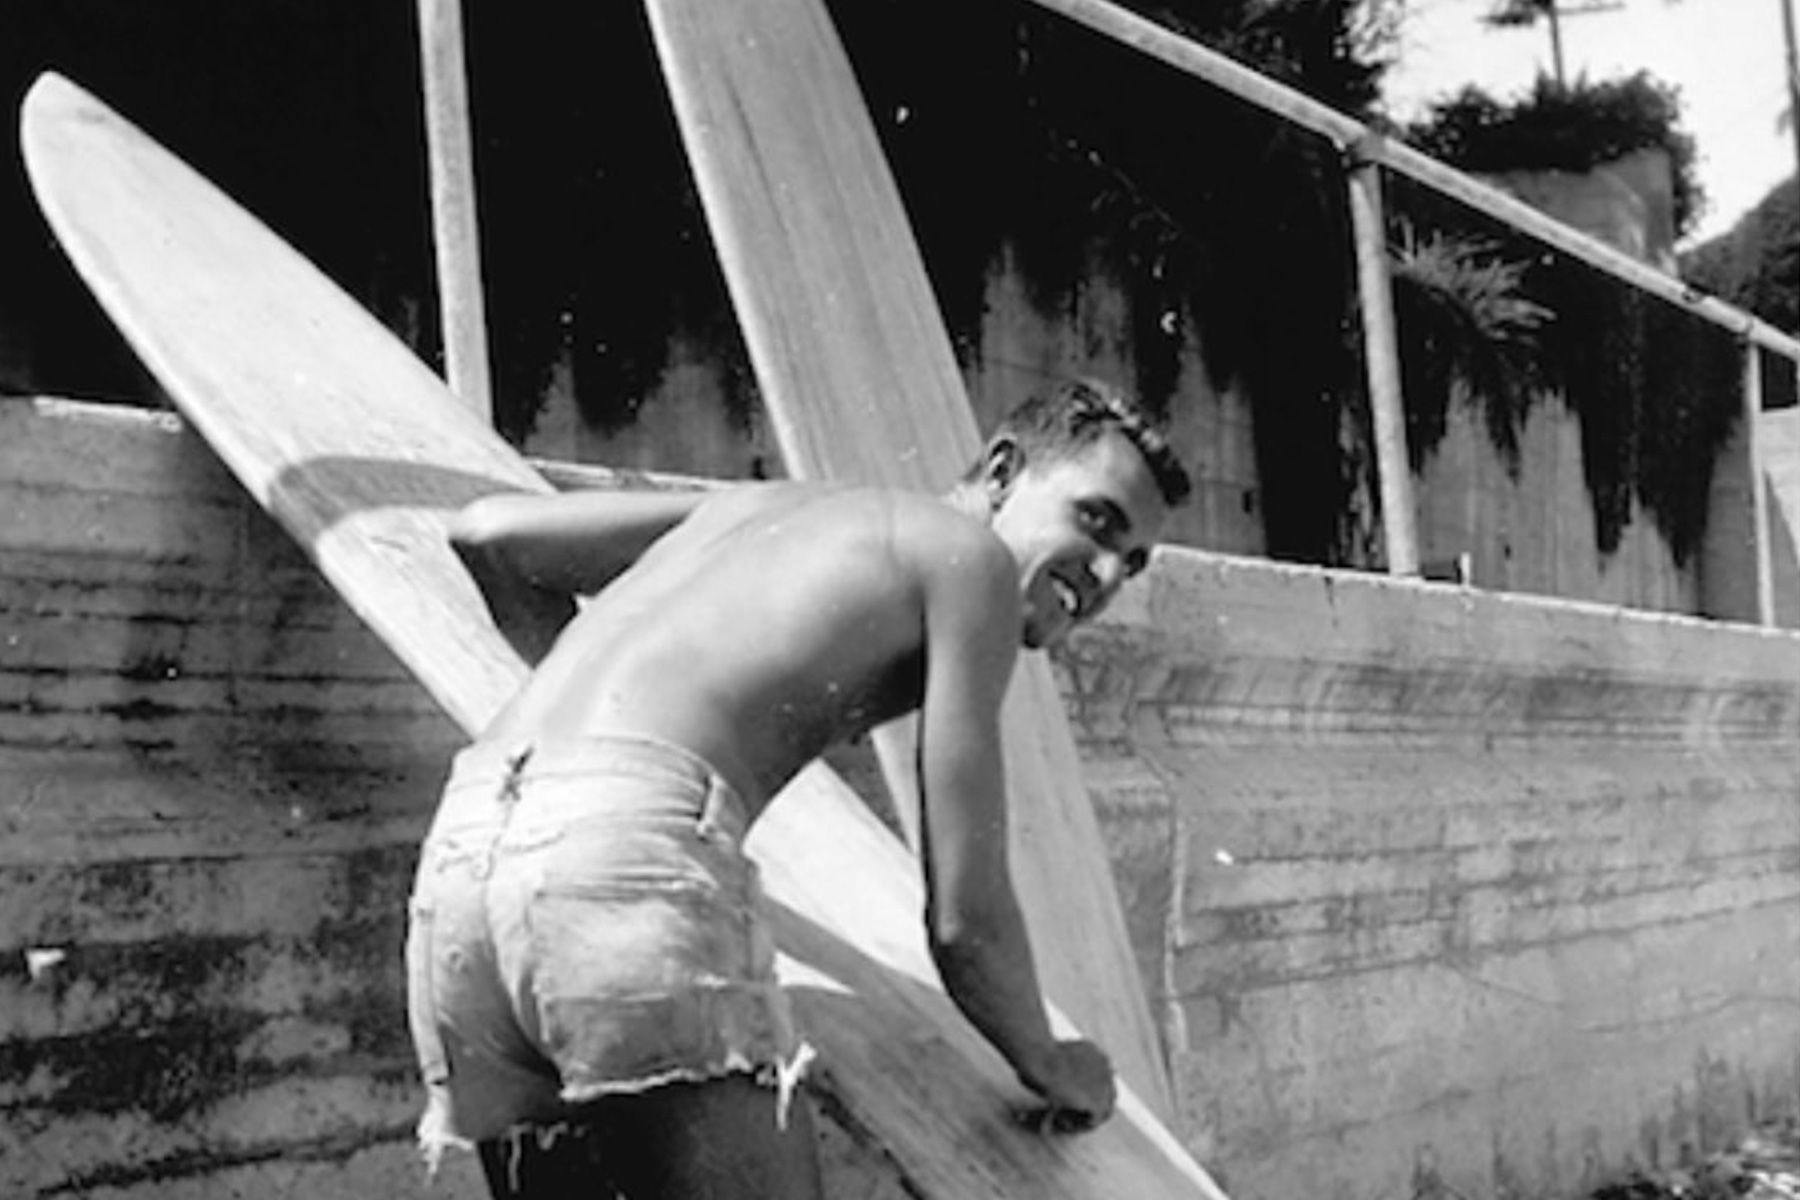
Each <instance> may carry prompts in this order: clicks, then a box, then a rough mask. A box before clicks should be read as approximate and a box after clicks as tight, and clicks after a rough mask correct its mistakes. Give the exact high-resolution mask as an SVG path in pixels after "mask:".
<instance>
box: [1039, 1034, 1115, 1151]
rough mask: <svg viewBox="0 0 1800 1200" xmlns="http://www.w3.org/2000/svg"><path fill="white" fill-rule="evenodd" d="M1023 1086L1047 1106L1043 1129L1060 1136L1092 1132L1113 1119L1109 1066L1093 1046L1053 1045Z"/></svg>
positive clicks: (1076, 1041) (1078, 1042)
mask: <svg viewBox="0 0 1800 1200" xmlns="http://www.w3.org/2000/svg"><path fill="white" fill-rule="evenodd" d="M1021 1078H1022V1079H1023V1082H1024V1084H1025V1085H1026V1086H1027V1087H1029V1088H1030V1089H1031V1090H1032V1091H1034V1092H1036V1093H1038V1094H1039V1095H1040V1096H1042V1097H1043V1098H1044V1099H1045V1100H1047V1101H1048V1102H1049V1108H1048V1111H1047V1112H1046V1113H1044V1114H1043V1120H1044V1124H1045V1126H1047V1127H1048V1128H1050V1129H1052V1130H1055V1131H1056V1132H1059V1133H1067V1132H1071V1131H1074V1130H1079V1129H1091V1128H1092V1127H1093V1126H1095V1125H1098V1124H1099V1123H1100V1122H1102V1121H1104V1120H1106V1118H1107V1117H1109V1116H1111V1115H1112V1110H1113V1101H1114V1100H1115V1098H1116V1095H1117V1093H1116V1091H1115V1088H1114V1086H1113V1070H1112V1063H1111V1062H1109V1061H1107V1057H1106V1052H1105V1051H1103V1050H1101V1049H1100V1047H1098V1046H1096V1045H1094V1043H1092V1042H1086V1041H1081V1040H1079V1039H1071V1040H1068V1041H1060V1042H1057V1043H1056V1047H1055V1049H1054V1050H1053V1051H1052V1052H1051V1054H1050V1056H1049V1057H1048V1058H1047V1059H1046V1060H1045V1061H1044V1063H1043V1064H1042V1065H1040V1066H1039V1067H1038V1068H1037V1070H1036V1072H1035V1073H1034V1074H1033V1075H1032V1076H1031V1077H1030V1078H1023V1077H1021Z"/></svg>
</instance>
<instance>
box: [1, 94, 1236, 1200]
mask: <svg viewBox="0 0 1800 1200" xmlns="http://www.w3.org/2000/svg"><path fill="white" fill-rule="evenodd" d="M21 144H22V146H23V149H24V152H25V159H26V166H27V169H28V172H29V175H30V178H31V182H32V186H33V188H34V189H35V191H36V194H37V197H38V201H39V204H40V205H41V207H42V208H43V210H44V213H45V215H46V217H47V218H48V219H49V221H50V224H51V227H52V228H53V230H54V231H55V233H56V235H57V237H58V239H59V240H60V242H61V243H62V246H63V248H64V250H65V251H66V252H67V253H68V255H69V257H70V259H71V260H72V261H73V262H74V264H75V266H76V268H77V270H78V271H79V272H80V273H81V275H82V277H83V278H84V279H85V280H86V281H87V283H88V285H89V286H90V287H91V288H92V289H93V291H94V293H95V295H96V296H97V297H98V298H99V300H100V302H101V304H102V305H103V307H104V308H105V309H106V311H107V312H108V314H109V315H110V316H111V317H112V319H113V320H114V322H115V323H116V324H117V325H118V326H119V328H120V330H121V331H122V332H123V333H124V334H125V336H126V338H127V340H128V341H129V342H130V343H131V344H132V346H133V348H134V349H135V350H136V351H137V353H138V354H139V356H140V357H141V358H142V359H143V360H144V362H145V364H146V365H147V366H148V367H149V368H150V370H151V371H152V372H153V373H154V374H155V376H156V377H157V379H158V380H159V382H160V383H161V384H162V385H163V387H164V388H165V389H166V390H167V391H168V393H169V394H170V396H171V397H173V399H174V400H175V403H176V405H177V406H178V407H179V408H180V409H181V411H182V413H183V415H184V416H185V417H186V418H187V419H188V420H189V422H190V423H191V424H192V425H193V426H194V428H195V429H197V430H198V431H199V432H200V434H201V435H202V436H203V437H204V438H205V439H206V440H207V441H208V442H209V444H211V446H212V447H213V449H214V450H215V451H216V452H217V453H218V455H219V457H220V458H221V459H222V460H223V461H224V462H225V464H226V465H227V466H228V467H229V468H230V469H231V470H232V471H233V472H234V473H235V474H236V475H237V477H238V479H239V480H240V481H242V483H243V484H244V487H245V489H246V491H247V492H248V493H249V494H250V495H251V497H252V498H254V499H255V500H256V501H257V502H258V503H259V504H261V505H262V506H263V507H265V508H266V509H267V510H268V511H269V512H270V513H271V514H272V515H273V516H274V517H275V519H276V520H277V521H279V522H280V523H281V525H282V526H283V527H284V528H286V529H287V531H288V532H289V533H290V534H292V535H293V536H294V538H295V539H296V540H297V541H298V542H299V543H300V545H301V546H302V547H303V548H304V549H305V550H306V552H307V553H308V554H309V556H310V557H311V558H312V559H313V561H314V562H315V563H317V564H318V567H319V569H320V571H321V572H322V573H323V574H324V576H325V577H326V579H328V580H329V581H330V582H331V583H332V584H333V586H334V587H335V588H336V589H337V590H338V592H339V594H341V595H342V596H343V597H344V599H345V601H346V602H347V603H348V604H349V605H350V607H351V608H352V609H353V610H354V611H355V612H357V613H358V614H359V615H360V616H361V617H362V619H363V620H365V621H366V622H367V623H368V624H369V625H370V627H371V628H372V629H373V630H374V631H375V632H376V633H377V634H378V635H379V636H380V637H381V638H382V639H383V640H384V641H385V642H386V643H387V644H388V645H389V646H390V647H391V648H392V649H393V650H394V652H395V653H396V655H397V656H398V657H399V658H400V659H401V661H402V662H404V663H405V664H406V665H407V666H408V668H409V669H411V670H412V671H413V673H414V674H415V675H417V676H418V678H419V681H420V682H421V684H423V685H424V687H425V688H426V689H427V691H429V692H430V694H431V695H432V696H434V697H435V698H436V699H437V701H438V702H439V703H440V704H441V705H442V706H443V707H444V709H445V710H446V711H447V712H448V713H449V714H450V715H451V717H452V718H453V719H454V720H455V721H456V722H457V723H458V724H459V725H460V726H461V727H462V728H463V729H465V730H467V731H469V732H471V733H473V732H474V731H476V730H478V729H480V728H481V727H482V726H483V725H484V724H485V723H486V722H487V720H488V718H489V717H490V716H491V715H492V714H493V713H494V712H496V711H497V710H498V708H499V707H500V705H502V704H503V703H504V702H505V701H506V699H507V698H508V697H509V696H510V695H511V694H512V693H513V691H514V690H515V689H516V688H517V686H518V684H519V683H520V682H521V681H522V680H523V678H524V675H525V667H524V664H523V663H521V662H520V661H519V659H518V658H517V656H516V655H514V654H513V652H512V650H511V649H510V648H509V647H508V646H507V645H506V643H505V641H504V640H503V639H502V638H501V637H500V635H499V634H498V633H497V632H496V631H495V629H494V627H493V625H492V623H491V622H490V621H489V620H488V617H487V615H486V611H485V608H484V606H483V605H482V602H481V599H480V597H479V595H478V594H477V592H476V590H475V587H474V585H473V584H472V583H471V582H470V581H469V580H468V578H467V576H466V575H465V574H464V573H463V571H462V570H461V568H460V567H459V566H458V564H457V563H456V560H455V558H454V556H453V555H452V554H451V553H450V551H449V548H448V546H447V544H446V543H445V540H444V536H443V533H444V523H445V521H446V520H447V519H448V517H449V516H450V515H451V514H452V513H453V512H454V511H455V510H456V509H457V508H459V507H461V506H462V505H463V504H465V503H467V502H468V501H469V500H471V499H473V498H475V497H477V496H481V495H486V494H490V493H493V492H498V491H528V492H544V491H548V490H549V485H548V484H546V483H545V482H544V480H543V479H542V477H541V476H539V475H538V474H537V473H536V472H535V471H533V470H532V469H531V468H530V466H529V465H528V464H526V463H525V462H524V461H523V460H522V459H521V458H520V457H519V456H518V455H517V454H515V453H514V452H513V451H512V449H511V448H510V447H509V446H507V445H506V443H505V442H504V441H503V440H501V439H500V438H499V437H498V436H497V435H496V434H495V433H494V432H493V431H492V430H490V429H489V428H487V427H486V426H485V425H484V424H482V423H481V422H479V421H478V420H477V419H476V418H474V417H473V416H472V415H470V414H469V412H468V411H467V410H466V409H465V408H464V407H463V406H462V405H460V404H459V403H458V402H457V401H456V400H455V399H454V398H453V397H452V396H451V395H450V393H449V392H448V390H447V389H446V388H445V387H444V385H443V383H442V382H441V381H440V380H439V379H438V378H437V377H436V376H435V375H433V374H432V373H431V372H430V371H429V370H428V369H427V368H426V367H425V366H424V364H423V363H421V362H419V361H418V359H417V358H415V357H414V356H413V355H412V353H411V352H410V351H409V350H408V349H407V348H406V347H405V346H404V345H403V344H402V343H401V342H400V341H398V340H397V339H396V338H394V337H393V336H392V335H391V334H390V333H389V332H388V331H387V330H386V329H384V328H383V327H382V326H381V325H380V323H379V322H377V321H376V320H375V319H374V318H373V317H371V316H370V315H369V314H368V313H367V312H365V311H364V310H363V309H362V308H361V307H360V306H359V305H358V304H357V303H356V302H355V301H354V300H353V299H352V298H350V297H349V296H348V295H346V294H345V293H344V292H343V291H341V290H340V289H339V288H338V287H337V286H336V285H334V284H333V283H331V282H330V281H329V280H328V279H326V278H325V276H324V275H322V274H321V273H320V272H319V271H318V270H316V269H315V268H314V267H313V266H312V265H311V264H310V263H308V262H307V261H306V259H304V258H303V257H302V256H301V255H300V254H298V253H297V252H296V251H295V250H293V249H292V248H291V247H289V246H288V245H287V244H286V243H284V242H283V241H282V240H281V239H280V238H278V237H277V236H276V235H275V234H274V233H272V232H271V231H270V230H269V229H268V228H267V227H265V226H264V225H263V224H262V223H261V222H259V221H258V220H256V218H254V217H253V216H251V215H250V214H248V213H247V212H245V211H244V210H243V209H242V208H240V207H238V206H237V205H236V204H235V203H233V202H232V201H231V200H230V198H229V197H227V196H226V195H224V193H222V192H220V191H219V190H218V189H216V188H215V187H213V186H212V185H211V184H210V183H209V182H208V181H206V180H205V179H204V178H202V177H201V176H200V175H199V174H197V173H196V172H194V171H193V170H192V169H191V168H189V167H188V166H187V165H186V164H184V163H182V162H181V161H180V160H179V159H177V158H175V157H174V156H173V155H171V154H169V153H168V152H167V151H166V150H164V149H162V148H161V147H160V146H158V145H157V144H156V143H155V142H154V141H152V140H151V139H150V138H149V137H147V136H146V135H144V134H143V133H142V132H140V131H139V130H138V129H137V128H135V127H134V126H132V125H131V124H130V123H128V122H127V121H126V120H124V119H123V118H122V117H120V116H119V115H118V114H116V113H114V112H113V111H112V110H110V109H109V108H107V107H106V106H105V105H103V104H102V103H100V102H99V101H98V100H96V99H95V98H93V97H92V96H90V95H88V94H87V93H86V92H84V91H82V90H81V89H80V88H78V87H76V86H75V85H74V84H72V83H70V82H68V81H67V80H65V79H63V78H61V77H59V76H55V75H45V76H43V77H41V78H40V79H39V80H38V81H37V83H36V84H35V85H34V86H33V87H32V89H31V91H30V93H29V95H28V96H27V97H26V100H25V104H24V107H23V110H22V114H21ZM751 850H752V853H753V854H754V855H755V856H756V857H757V859H758V862H759V864H760V865H761V868H762V870H763V872H764V877H765V880H766V881H767V884H768V891H769V894H770V897H771V900H772V901H773V902H774V907H775V919H776V935H777V942H778V945H779V946H780V947H781V950H782V954H781V959H780V970H781V972H782V978H783V983H784V986H786V987H787V989H788V990H789V993H790V994H791V995H792V996H793V997H794V1001H795V1006H796V1008H797V1010H798V1013H799V1017H800V1020H801V1022H802V1025H803V1027H804V1029H805V1031H806V1033H807V1036H808V1037H809V1039H810V1040H811V1041H812V1042H813V1043H814V1044H815V1045H816V1046H817V1048H818V1050H819V1061H818V1063H817V1065H816V1067H815V1071H814V1076H813V1078H814V1080H815V1085H816V1090H817V1091H818V1092H819V1093H820V1094H821V1097H822V1101H823V1103H824V1106H825V1108H826V1110H827V1112H828V1113H829V1114H830V1115H832V1116H833V1117H834V1118H835V1119H837V1120H838V1122H839V1123H840V1125H842V1127H844V1128H845V1129H847V1130H849V1131H850V1132H851V1133H852V1134H853V1136H856V1137H857V1138H858V1139H859V1140H860V1141H862V1142H863V1143H864V1144H865V1145H873V1146H877V1147H879V1150H880V1151H881V1154H882V1156H884V1157H885V1158H886V1160H887V1161H888V1162H890V1163H891V1164H892V1165H893V1167H894V1169H895V1171H896V1172H897V1173H898V1174H899V1176H900V1177H901V1179H902V1180H903V1181H904V1186H905V1187H906V1188H908V1189H910V1191H911V1192H912V1193H913V1194H917V1195H919V1196H924V1197H941V1198H942V1200H967V1198H971V1197H973V1198H977V1200H979V1198H982V1197H1021V1198H1022V1197H1048V1198H1052V1200H1055V1198H1063V1197H1067V1198H1076V1197H1082V1198H1090V1200H1099V1198H1101V1197H1107V1198H1114V1197H1119V1196H1132V1197H1138V1196H1143V1197H1162V1196H1171V1197H1172V1196H1190V1197H1191V1196H1200V1197H1209V1198H1211V1197H1218V1196H1219V1195H1220V1193H1219V1192H1218V1191H1217V1189H1216V1188H1214V1187H1213V1185H1212V1184H1211V1181H1210V1180H1209V1179H1208V1178H1207V1177H1206V1175H1205V1173H1204V1172H1202V1171H1201V1170H1200V1169H1199V1168H1198V1167H1197V1166H1195V1165H1194V1164H1193V1163H1192V1162H1191V1160H1189V1159H1188V1158H1187V1156H1186V1155H1185V1153H1184V1152H1183V1151H1182V1149H1181V1147H1180V1146H1179V1144H1177V1143H1176V1142H1175V1141H1174V1139H1173V1138H1172V1137H1170V1135H1169V1134H1168V1133H1167V1132H1166V1131H1165V1130H1164V1129H1163V1128H1162V1127H1161V1125H1159V1124H1158V1122H1157V1121H1156V1120H1155V1118H1154V1117H1152V1116H1151V1115H1150V1114H1149V1113H1148V1112H1147V1111H1145V1109H1144V1108H1143V1106H1142V1105H1141V1104H1140V1103H1138V1102H1137V1101H1136V1100H1135V1098H1134V1097H1129V1096H1128V1097H1126V1100H1125V1102H1124V1104H1123V1105H1122V1108H1121V1111H1120V1113H1119V1115H1118V1116H1117V1117H1115V1118H1114V1119H1113V1120H1112V1121H1110V1122H1108V1123H1107V1124H1105V1125H1104V1126H1102V1127H1101V1128H1100V1129H1098V1130H1096V1131H1094V1132H1092V1133H1088V1134H1082V1135H1079V1136H1074V1137H1067V1136H1057V1137H1046V1136H1044V1135H1042V1134H1039V1133H1035V1132H1032V1131H1030V1130H1028V1129H1025V1128H1023V1127H1021V1126H1020V1125H1018V1123H1017V1122H1015V1121H1014V1120H1012V1119H1011V1116H1010V1115H1009V1114H1010V1113H1011V1112H1012V1110H1013V1108H1014V1106H1016V1105H1019V1104H1021V1103H1022V1102H1024V1101H1025V1100H1026V1096H1025V1094H1024V1093H1023V1091H1022V1090H1021V1089H1020V1088H1019V1087H1018V1085H1017V1084H1016V1083H1015V1082H1013V1080H1012V1078H1011V1074H1010V1071H1009V1070H1008V1069H1007V1067H1006V1066H1005V1064H1004V1063H1003V1062H1002V1061H1001V1060H1000V1058H999V1056H998V1055H997V1054H995V1053H994V1052H993V1051H992V1050H991V1049H990V1048H989V1047H987V1046H986V1044H985V1043H984V1042H983V1041H982V1040H981V1039H980V1037H979V1036H978V1035H977V1034H976V1033H975V1032H974V1031H973V1030H972V1029H971V1028H970V1027H969V1026H968V1025H967V1024H966V1023H965V1022H964V1021H963V1020H962V1019H961V1018H960V1016H959V1015H958V1014H957V1013H956V1011H955V1009H954V1007H953V1006H952V1005H951V1004H950V1002H949V1000H948V999H947V998H946V997H945V996H944V994H943V992H942V990H941V988H940V987H939V985H938V983H937V980H936V975H935V972H934V971H933V970H932V968H931V965H930V960H929V955H928V953H927V952H926V949H925V944H924V938H923V930H922V928H921V922H920V914H921V912H922V911H923V901H922V897H921V895H920V891H919V888H920V885H919V882H918V878H917V869H916V866H915V865H914V864H913V863H912V861H911V859H910V857H909V856H908V854H907V853H906V851H905V849H904V848H903V847H902V846H901V845H900V843H899V841H898V840H897V839H896V838H894V837H893V836H892V835H891V834H890V833H888V831H887V830H886V829H885V828H884V827H882V826H881V825H880V824H879V823H878V822H877V821H876V819H875V818H874V817H873V815H872V814H871V813H870V812H869V810H868V809H867V808H866V806H864V805H863V804H862V803H861V802H860V801H859V800H858V799H857V798H856V797H855V796H854V794H853V793H851V792H850V791H849V790H848V788H847V787H845V785H844V784H843V783H842V782H841V781H840V780H839V779H838V778H837V777H836V776H835V775H833V774H832V773H831V772H830V771H829V770H828V769H826V768H825V767H823V766H815V767H812V768H809V769H808V770H807V771H806V772H805V773H803V774H802V776H801V777H800V778H799V779H797V780H796V781H795V782H794V784H793V785H791V786H790V787H789V788H788V789H786V790H785V791H784V792H783V793H782V794H781V795H780V796H779V797H777V798H776V800H775V801H774V802H773V803H772V804H771V805H770V807H769V809H768V810H767V811H766V812H765V814H764V816H763V818H762V819H761V820H760V821H759V822H758V826H757V829H756V832H755V834H754V836H753V837H752V840H751ZM847 901H848V902H847ZM1059 1019H1060V1018H1059Z"/></svg>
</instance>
